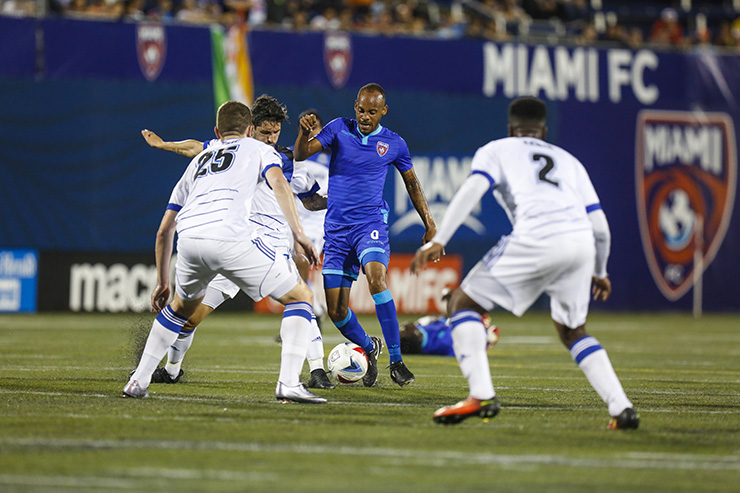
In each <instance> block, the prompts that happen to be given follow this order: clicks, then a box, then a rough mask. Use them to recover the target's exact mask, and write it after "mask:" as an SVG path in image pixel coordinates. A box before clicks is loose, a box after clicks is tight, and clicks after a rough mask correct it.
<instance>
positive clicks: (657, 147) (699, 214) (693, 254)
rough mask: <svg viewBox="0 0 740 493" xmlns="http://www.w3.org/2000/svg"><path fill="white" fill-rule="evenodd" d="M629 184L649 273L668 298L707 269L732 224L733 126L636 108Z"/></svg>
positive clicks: (715, 118) (714, 116) (713, 117)
mask: <svg viewBox="0 0 740 493" xmlns="http://www.w3.org/2000/svg"><path fill="white" fill-rule="evenodd" d="M635 149H636V156H635V185H636V187H637V190H636V192H637V194H636V195H637V214H638V216H639V222H640V235H641V237H642V245H643V249H644V251H645V257H646V259H647V262H648V265H649V266H650V272H651V274H652V276H653V279H654V280H655V283H656V284H657V286H658V288H659V289H660V291H661V292H662V293H663V295H664V296H665V297H666V298H668V299H669V300H671V301H673V300H677V299H679V298H680V297H682V296H683V295H684V294H686V292H687V291H688V290H689V289H690V288H691V286H692V279H693V276H694V274H695V272H694V271H695V269H696V268H697V265H695V260H699V259H700V261H701V263H700V264H699V268H703V269H706V268H707V267H708V266H709V264H710V263H711V262H712V260H714V257H715V255H716V254H717V250H718V249H719V247H720V245H721V244H722V241H723V240H724V237H725V233H726V232H727V227H728V226H729V224H730V216H731V215H732V206H733V203H734V201H735V185H736V180H737V155H736V142H735V129H734V126H733V124H732V120H731V119H730V117H729V116H728V115H727V114H725V113H691V112H683V111H653V110H644V111H641V112H640V114H639V115H638V117H637V144H636V146H635Z"/></svg>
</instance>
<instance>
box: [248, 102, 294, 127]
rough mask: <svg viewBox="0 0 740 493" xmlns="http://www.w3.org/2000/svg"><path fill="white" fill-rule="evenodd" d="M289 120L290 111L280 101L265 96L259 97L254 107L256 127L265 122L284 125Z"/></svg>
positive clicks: (253, 113)
mask: <svg viewBox="0 0 740 493" xmlns="http://www.w3.org/2000/svg"><path fill="white" fill-rule="evenodd" d="M287 119H288V110H287V109H286V108H285V105H282V104H280V101H278V100H277V99H275V98H273V97H272V96H268V95H267V94H263V95H262V96H260V97H258V98H257V99H256V100H255V101H254V104H253V105H252V121H253V122H254V126H255V127H259V126H260V125H262V124H263V123H264V122H276V123H283V122H284V121H285V120H287Z"/></svg>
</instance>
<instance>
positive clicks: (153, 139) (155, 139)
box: [141, 129, 164, 148]
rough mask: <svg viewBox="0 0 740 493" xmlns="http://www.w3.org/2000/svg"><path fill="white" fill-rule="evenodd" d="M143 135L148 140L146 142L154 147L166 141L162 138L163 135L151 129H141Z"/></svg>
mask: <svg viewBox="0 0 740 493" xmlns="http://www.w3.org/2000/svg"><path fill="white" fill-rule="evenodd" d="M141 136H142V137H144V140H146V143H147V144H149V145H150V146H152V147H154V148H159V147H160V146H161V145H162V143H163V142H164V141H163V140H162V137H160V136H159V135H157V134H155V133H154V132H152V131H151V130H147V129H144V130H142V131H141Z"/></svg>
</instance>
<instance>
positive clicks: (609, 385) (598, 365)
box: [570, 336, 632, 416]
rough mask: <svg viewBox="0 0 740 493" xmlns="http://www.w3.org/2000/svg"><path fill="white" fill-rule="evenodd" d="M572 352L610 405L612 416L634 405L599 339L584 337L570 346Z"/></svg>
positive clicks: (598, 391)
mask: <svg viewBox="0 0 740 493" xmlns="http://www.w3.org/2000/svg"><path fill="white" fill-rule="evenodd" d="M570 354H571V356H572V357H573V360H574V361H575V362H576V363H577V364H578V366H579V367H580V368H581V370H582V371H583V373H584V374H585V375H586V378H587V379H588V381H589V383H590V384H591V386H592V387H593V388H594V390H595V391H596V393H597V394H599V396H600V397H601V399H602V400H603V401H604V402H605V403H606V405H607V406H608V407H609V414H610V415H611V416H618V415H619V413H621V412H622V411H624V410H625V409H626V408H628V407H632V403H631V402H630V400H629V399H628V398H627V395H625V393H624V389H622V384H621V383H620V381H619V378H618V377H617V374H616V373H615V372H614V368H613V367H612V364H611V361H609V356H607V354H606V351H605V350H604V348H603V347H601V345H600V344H599V341H597V340H596V339H595V338H594V337H592V336H586V337H582V338H580V339H578V340H577V341H576V342H574V343H573V345H572V346H571V347H570Z"/></svg>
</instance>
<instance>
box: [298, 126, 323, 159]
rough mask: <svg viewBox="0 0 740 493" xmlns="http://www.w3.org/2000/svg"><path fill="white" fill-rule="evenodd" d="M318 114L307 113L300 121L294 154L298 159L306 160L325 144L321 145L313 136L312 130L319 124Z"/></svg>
mask: <svg viewBox="0 0 740 493" xmlns="http://www.w3.org/2000/svg"><path fill="white" fill-rule="evenodd" d="M318 124H319V123H318V121H317V120H316V115H313V114H310V115H306V116H304V117H303V118H301V119H300V120H299V121H298V137H296V140H295V147H294V148H293V156H294V158H295V160H296V161H305V160H306V159H308V158H310V157H311V156H313V155H314V154H316V153H317V152H319V151H321V150H322V149H323V148H324V146H322V145H321V142H319V141H318V140H317V139H316V138H315V137H311V132H312V131H313V130H314V129H315V128H316V126H317V125H318Z"/></svg>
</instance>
